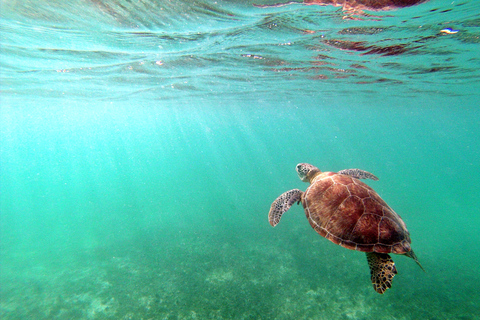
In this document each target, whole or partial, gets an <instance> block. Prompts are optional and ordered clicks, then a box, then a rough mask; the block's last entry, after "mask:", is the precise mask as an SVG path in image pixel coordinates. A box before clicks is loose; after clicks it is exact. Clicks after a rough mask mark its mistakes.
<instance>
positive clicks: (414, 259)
mask: <svg viewBox="0 0 480 320" xmlns="http://www.w3.org/2000/svg"><path fill="white" fill-rule="evenodd" d="M405 255H406V256H407V257H410V258H412V259H413V261H415V262H416V263H417V264H418V266H419V267H420V268H421V269H422V270H423V272H427V271H425V269H424V268H423V267H422V265H421V264H420V261H418V259H417V255H416V254H415V252H413V250H410V251H408V252H407V253H405Z"/></svg>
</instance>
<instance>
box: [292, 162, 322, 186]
mask: <svg viewBox="0 0 480 320" xmlns="http://www.w3.org/2000/svg"><path fill="white" fill-rule="evenodd" d="M296 170H297V173H298V177H299V178H300V180H302V181H303V182H310V181H311V180H312V178H313V177H315V176H316V175H317V174H318V173H321V171H320V169H318V168H317V167H315V166H312V165H311V164H308V163H299V164H297V168H296Z"/></svg>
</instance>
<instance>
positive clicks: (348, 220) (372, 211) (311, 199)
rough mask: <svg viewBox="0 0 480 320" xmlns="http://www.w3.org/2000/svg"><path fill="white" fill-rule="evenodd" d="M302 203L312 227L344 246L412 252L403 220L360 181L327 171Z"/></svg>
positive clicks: (311, 187) (307, 193)
mask: <svg viewBox="0 0 480 320" xmlns="http://www.w3.org/2000/svg"><path fill="white" fill-rule="evenodd" d="M302 204H303V207H304V209H305V214H306V216H307V219H308V221H309V223H310V225H311V226H312V228H313V229H315V231H317V232H318V233H319V234H320V235H321V236H323V237H325V238H327V239H328V240H330V241H332V242H333V243H336V244H339V245H341V246H342V247H345V248H347V249H352V250H358V251H363V252H378V253H396V254H405V253H407V252H409V251H411V246H410V243H411V241H410V234H409V233H408V230H407V227H406V226H405V223H404V222H403V220H402V218H400V216H399V215H398V214H397V213H395V211H393V210H392V208H390V207H389V206H388V205H387V204H386V203H385V201H383V199H382V198H380V196H379V195H378V194H377V193H376V192H375V191H374V190H373V189H372V188H370V187H369V186H368V185H366V184H365V183H363V182H361V181H360V180H358V179H355V178H352V177H350V176H347V175H343V174H337V173H334V172H323V173H321V174H319V175H318V176H316V177H315V178H314V179H313V181H312V184H311V185H310V186H309V187H308V188H307V190H306V191H305V193H304V195H303V197H302Z"/></svg>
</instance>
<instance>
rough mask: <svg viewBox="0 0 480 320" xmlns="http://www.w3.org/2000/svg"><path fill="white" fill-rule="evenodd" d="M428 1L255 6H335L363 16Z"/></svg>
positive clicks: (327, 0)
mask: <svg viewBox="0 0 480 320" xmlns="http://www.w3.org/2000/svg"><path fill="white" fill-rule="evenodd" d="M427 1H428V0H304V1H303V2H298V1H289V2H283V3H275V4H270V5H255V4H254V6H256V7H260V8H271V7H282V6H286V5H289V4H295V3H303V4H306V5H320V6H335V7H342V10H343V11H346V12H347V13H348V14H363V11H364V10H368V11H387V10H394V9H400V8H405V7H411V6H414V5H417V4H420V3H423V2H427Z"/></svg>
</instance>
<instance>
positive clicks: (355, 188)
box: [268, 163, 423, 293]
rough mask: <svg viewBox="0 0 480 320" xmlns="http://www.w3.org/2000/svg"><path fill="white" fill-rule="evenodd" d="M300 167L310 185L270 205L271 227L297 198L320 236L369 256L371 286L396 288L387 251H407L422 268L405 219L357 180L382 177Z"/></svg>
mask: <svg viewBox="0 0 480 320" xmlns="http://www.w3.org/2000/svg"><path fill="white" fill-rule="evenodd" d="M296 170H297V173H298V176H299V177H300V179H301V180H302V181H303V182H309V183H310V186H309V187H308V188H307V190H306V191H305V192H302V191H301V190H299V189H293V190H290V191H287V192H285V193H283V194H282V195H280V196H279V197H278V198H277V199H276V200H275V201H274V202H273V203H272V206H271V207H270V212H269V213H268V220H269V222H270V224H271V225H272V226H273V227H275V226H276V225H277V224H278V222H279V221H280V218H281V217H282V215H283V214H284V213H285V212H286V211H287V210H288V209H290V207H291V206H292V205H293V204H294V203H295V202H296V203H297V204H299V203H300V202H301V203H302V204H303V208H304V209H305V214H306V216H307V219H308V222H309V223H310V225H311V226H312V228H313V229H315V231H317V232H318V233H319V234H320V235H321V236H322V237H325V238H327V239H328V240H330V241H332V242H333V243H336V244H339V245H341V246H342V247H344V248H347V249H351V250H358V251H363V252H365V253H366V254H367V261H368V265H369V267H370V275H371V280H372V284H373V288H374V289H375V291H377V292H378V293H384V292H385V291H386V290H387V289H388V288H390V287H391V286H392V279H393V277H394V276H395V274H396V273H397V269H396V268H395V263H394V262H393V260H392V258H390V255H389V253H396V254H404V255H406V256H407V257H410V258H412V259H413V260H415V262H416V263H417V264H418V265H419V266H420V268H422V270H423V267H422V266H421V265H420V263H419V262H418V260H417V256H416V255H415V253H414V252H413V250H412V248H411V246H410V242H411V241H410V234H409V232H408V230H407V227H406V225H405V223H404V222H403V220H402V218H400V216H399V215H398V214H397V213H395V211H393V209H392V208H390V207H389V206H388V205H387V204H386V203H385V201H383V199H382V198H380V196H379V195H378V194H377V193H376V192H375V191H374V190H373V189H372V188H371V187H369V186H368V185H366V184H365V183H363V182H361V181H360V180H359V179H372V180H378V178H377V177H376V176H374V175H373V174H371V173H369V172H366V171H363V170H359V169H346V170H342V171H339V172H337V173H335V172H321V171H320V170H319V169H318V168H317V167H315V166H312V165H311V164H307V163H300V164H298V165H297V167H296Z"/></svg>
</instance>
